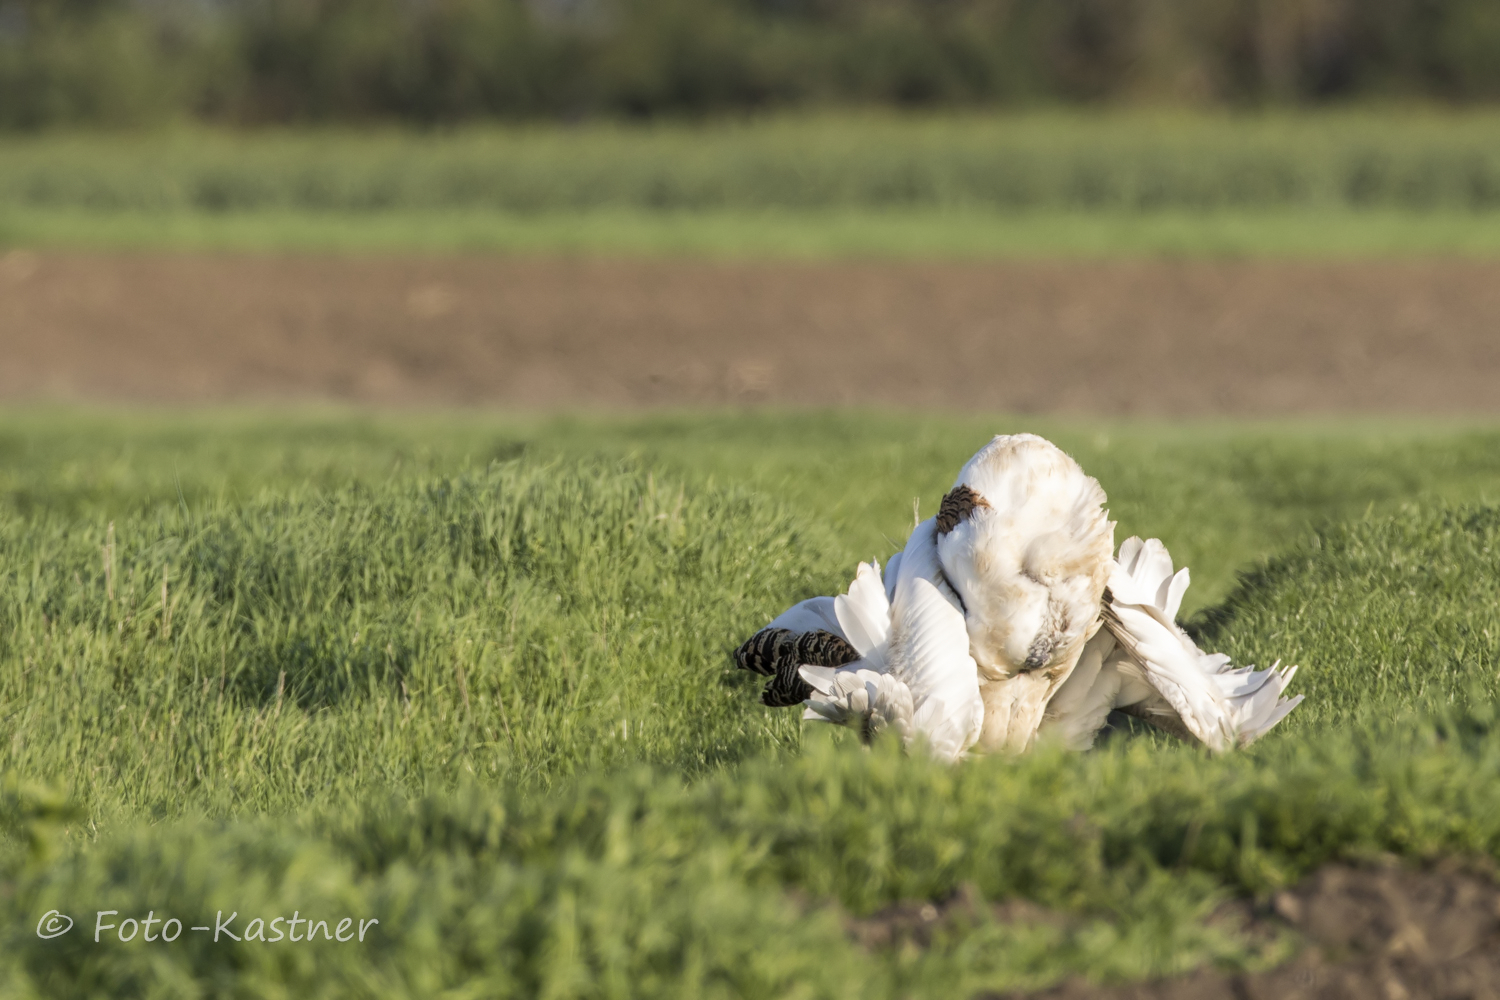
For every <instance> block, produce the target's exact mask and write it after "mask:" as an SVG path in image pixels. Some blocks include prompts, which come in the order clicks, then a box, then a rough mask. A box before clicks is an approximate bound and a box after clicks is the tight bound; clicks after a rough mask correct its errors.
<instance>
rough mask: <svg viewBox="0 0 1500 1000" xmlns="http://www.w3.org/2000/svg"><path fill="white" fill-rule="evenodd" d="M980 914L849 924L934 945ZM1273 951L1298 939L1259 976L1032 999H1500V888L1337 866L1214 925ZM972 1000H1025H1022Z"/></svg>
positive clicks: (916, 908)
mask: <svg viewBox="0 0 1500 1000" xmlns="http://www.w3.org/2000/svg"><path fill="white" fill-rule="evenodd" d="M981 905H983V904H981V903H979V902H978V897H977V895H976V894H975V893H973V892H972V891H960V892H958V893H957V894H955V895H954V896H953V898H951V899H948V900H945V901H942V902H939V903H930V902H929V903H908V904H903V905H900V906H893V907H890V908H889V909H887V910H884V911H882V912H880V913H876V914H873V915H872V916H869V917H866V918H863V919H859V920H849V921H848V927H849V932H850V935H851V937H853V938H854V939H855V940H856V941H857V942H859V943H860V944H861V945H863V946H864V947H866V948H870V949H884V948H900V947H909V946H915V947H918V948H925V947H927V946H928V944H929V943H930V941H931V940H932V937H933V935H934V932H935V931H937V930H938V929H940V928H942V927H943V926H944V925H945V924H948V923H967V922H970V921H972V920H974V919H975V917H976V916H978V913H977V912H976V908H977V907H979V906H981ZM991 910H992V913H991V917H992V918H993V919H996V920H999V921H1001V922H1006V923H1010V922H1025V923H1036V922H1047V923H1054V924H1061V923H1066V918H1064V917H1062V916H1060V915H1058V914H1055V913H1051V912H1049V911H1047V910H1044V909H1042V908H1040V907H1037V906H1033V905H1031V904H1028V903H1019V902H1008V903H1002V904H998V905H994V906H992V907H991ZM1212 919H1213V920H1214V921H1216V922H1223V923H1229V924H1233V925H1234V926H1237V927H1239V928H1240V929H1241V930H1243V931H1245V932H1248V933H1249V934H1250V935H1252V936H1253V937H1258V938H1260V939H1262V940H1264V941H1266V942H1267V943H1269V942H1271V941H1274V940H1275V939H1276V938H1277V937H1278V936H1280V935H1284V934H1287V933H1292V934H1294V935H1296V936H1297V937H1298V938H1300V939H1301V941H1302V942H1303V947H1302V950H1301V952H1300V954H1299V955H1298V956H1297V957H1296V958H1295V959H1293V960H1292V961H1291V962H1290V963H1288V964H1286V965H1284V966H1281V967H1279V968H1274V969H1270V970H1267V971H1265V972H1255V973H1238V974H1232V973H1225V972H1221V971H1218V970H1215V969H1202V970H1199V971H1198V972H1195V973H1193V974H1191V975H1188V976H1183V977H1180V978H1176V979H1167V980H1161V981H1158V982H1153V983H1140V984H1134V985H1129V986H1121V987H1101V986H1094V985H1090V984H1089V983H1086V982H1083V981H1081V980H1080V981H1074V982H1069V983H1065V984H1063V985H1062V986H1059V987H1056V988H1055V989H1051V990H1047V991H1044V992H1042V993H1035V994H1029V997H1030V1000H1222V998H1233V1000H1315V998H1317V1000H1371V998H1381V1000H1495V998H1500V886H1497V885H1496V884H1495V882H1494V880H1493V879H1492V878H1490V877H1488V876H1487V875H1478V874H1475V873H1473V872H1466V871H1464V870H1462V869H1461V868H1459V867H1456V866H1451V865H1450V866H1447V867H1438V868H1435V869H1430V870H1427V871H1412V870H1408V869H1402V868H1396V867H1389V868H1380V867H1375V868H1352V867H1348V866H1345V865H1329V866H1327V867H1325V868H1323V869H1322V870H1320V871H1318V872H1316V873H1314V874H1313V875H1312V876H1311V877H1310V878H1308V879H1306V880H1305V881H1304V882H1302V883H1301V884H1300V885H1298V886H1296V887H1294V888H1292V889H1289V890H1286V891H1284V892H1279V893H1277V894H1276V895H1275V896H1274V897H1273V898H1272V899H1271V900H1270V901H1269V905H1266V906H1263V907H1261V908H1259V909H1257V908H1256V907H1254V906H1252V905H1251V904H1249V903H1244V902H1240V903H1232V904H1229V905H1227V906H1225V907H1223V908H1222V909H1221V910H1220V911H1219V912H1218V913H1216V914H1215V915H1214V917H1213V918H1212ZM976 1000H1025V998H1024V997H1022V996H1019V995H1012V996H1010V997H1000V996H989V997H978V998H976Z"/></svg>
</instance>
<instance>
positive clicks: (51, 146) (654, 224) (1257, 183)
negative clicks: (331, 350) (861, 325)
mask: <svg viewBox="0 0 1500 1000" xmlns="http://www.w3.org/2000/svg"><path fill="white" fill-rule="evenodd" d="M1497 208H1500V117H1497V116H1496V115H1494V114H1492V113H1490V112H1487V111H1470V112H1464V113H1451V114H1436V113H1431V112H1428V113H1418V112H1395V111H1385V112H1380V113H1376V112H1369V111H1366V112H1349V111H1344V112H1319V113H1306V114H1296V115H1287V114H1270V115H1265V116H1247V117H1229V116H1223V115H1195V114H1183V113H1162V112H1132V113H1129V114H1110V115H1093V114H1079V113H1070V114H1064V113H1038V114H1027V115H1015V116H994V115H988V114H984V115H981V114H944V115H938V116H903V115H893V114H884V113H871V114H863V115H853V116H849V115H844V116H837V115H814V116H794V117H774V118H770V119H765V120H759V121H755V122H742V123H732V122H716V123H698V124H684V123H677V124H668V123H657V124H655V125H651V126H640V125H636V126H623V125H618V124H609V123H594V124H590V125H580V126H577V127H573V128H568V129H559V128H555V127H530V126H524V127H523V126H516V127H503V128H502V127H476V128H471V129H465V130H461V131H457V132H451V133H443V134H439V135H421V134H415V133H412V132H401V131H392V130H377V131H373V132H370V131H366V132H360V131H350V130H327V131H285V130H284V131H270V132H254V133H244V132H228V131H206V130H202V129H187V130H166V131H159V130H154V131H147V132H143V133H138V134H124V135H105V134H99V133H82V134H79V133H60V134H47V135H42V136H36V137H30V136H28V137H18V136H12V137H10V138H8V139H6V140H5V141H3V142H0V245H4V244H11V245H21V246H46V245H52V246H93V247H99V246H104V247H130V246H155V247H180V248H233V249H301V250H308V249H332V250H381V249H383V250H393V251H400V250H411V249H426V250H475V249H480V250H484V249H490V250H494V249H499V250H511V251H528V250H544V251H552V252H556V251H592V252H676V253H684V252H686V253H714V254H742V255H760V256H799V255H825V256H826V255H851V254H852V255H860V254H880V255H900V256H919V257H920V256H955V255H957V256H972V255H985V254H1033V255H1037V254H1041V255H1046V254H1064V255H1066V254H1077V253H1084V254H1091V253H1092V254H1098V253H1143V252H1144V253H1163V252H1166V253H1189V254H1203V253H1209V254H1215V253H1218V254H1235V253H1241V254H1243V253H1253V254H1283V255H1284V254H1294V255H1305V254H1319V253H1321V254H1330V253H1331V254H1338V255H1358V254H1412V253H1421V252H1447V253H1482V254H1492V253H1495V252H1496V251H1497V250H1500V226H1497V225H1496V224H1495V218H1496V209H1497Z"/></svg>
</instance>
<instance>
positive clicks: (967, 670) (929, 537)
mask: <svg viewBox="0 0 1500 1000" xmlns="http://www.w3.org/2000/svg"><path fill="white" fill-rule="evenodd" d="M936 534H937V525H936V521H935V520H933V519H929V520H927V521H924V522H923V523H921V524H919V525H918V526H917V527H916V529H915V530H913V531H912V533H911V537H910V538H909V539H908V540H907V543H906V548H905V550H904V551H903V552H902V553H901V556H900V558H899V559H895V558H893V559H892V560H891V567H892V568H893V569H894V572H892V573H889V574H888V581H887V582H888V584H889V593H888V591H887V589H886V588H883V587H881V586H880V577H879V573H878V570H876V569H875V568H874V567H873V565H871V564H865V565H861V566H860V568H859V574H858V575H857V576H856V577H855V580H854V583H852V584H851V585H850V587H849V593H848V595H847V596H844V597H840V598H838V599H837V600H838V601H843V602H846V603H845V604H843V605H840V606H839V608H838V618H839V622H840V624H841V625H844V626H845V635H846V636H848V638H849V641H850V642H851V643H852V644H853V645H854V647H855V648H856V649H857V650H858V651H859V653H860V659H858V660H856V661H854V662H852V663H850V664H848V665H847V666H843V667H839V668H830V667H821V666H803V667H802V668H801V676H802V678H803V679H804V680H805V681H806V682H807V683H808V684H809V685H811V687H812V688H813V691H814V693H813V694H812V696H811V697H810V698H809V699H808V702H807V709H806V711H804V712H803V715H802V717H803V718H804V719H808V720H812V721H821V722H833V723H837V724H841V725H848V726H853V727H855V728H857V729H859V730H860V733H861V735H862V736H864V737H865V738H866V739H869V738H870V737H872V736H874V735H875V734H877V733H879V732H881V731H883V730H886V729H890V730H893V731H895V732H896V733H897V734H899V735H900V736H901V738H902V740H903V741H905V742H906V743H907V744H911V743H912V742H914V741H917V740H921V741H924V742H925V743H926V745H927V748H928V749H929V751H930V752H931V753H932V754H933V756H935V757H937V758H938V759H940V760H947V761H953V760H957V759H958V757H959V756H960V755H962V754H963V753H964V751H966V750H968V749H969V747H971V746H973V745H974V742H975V740H977V739H978V738H979V732H980V728H981V726H982V725H983V722H984V703H983V701H981V699H980V696H979V671H978V668H977V667H976V666H975V664H974V658H973V657H972V656H970V655H969V635H968V632H967V630H966V628H965V626H964V613H963V608H962V605H961V604H960V603H959V601H958V597H957V595H955V594H954V593H953V591H952V589H951V588H950V587H949V586H948V584H947V581H946V580H945V579H944V577H943V571H942V568H941V567H940V566H939V565H938V560H937V546H936ZM891 581H894V582H893V583H891ZM882 612H883V618H884V620H885V621H886V622H888V631H885V632H884V633H883V634H882V629H881V626H880V624H879V619H880V618H882ZM846 617H847V619H848V624H845V622H846ZM850 626H853V627H850Z"/></svg>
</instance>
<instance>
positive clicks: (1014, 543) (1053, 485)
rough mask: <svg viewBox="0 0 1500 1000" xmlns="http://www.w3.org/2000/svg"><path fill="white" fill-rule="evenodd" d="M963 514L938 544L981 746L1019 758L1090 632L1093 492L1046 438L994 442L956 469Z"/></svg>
mask: <svg viewBox="0 0 1500 1000" xmlns="http://www.w3.org/2000/svg"><path fill="white" fill-rule="evenodd" d="M960 487H964V488H967V489H968V490H969V491H971V492H972V494H974V495H975V496H976V500H975V502H974V506H973V508H972V510H970V511H969V512H968V513H967V515H966V516H965V517H964V518H963V519H962V520H960V521H958V522H957V523H956V524H955V525H954V526H953V528H952V530H950V531H948V532H947V533H946V534H944V535H942V536H940V537H939V539H938V544H937V550H938V557H939V560H940V563H941V566H942V569H943V571H944V573H945V574H946V576H947V579H948V580H949V581H950V582H951V583H952V585H953V588H954V590H955V591H957V593H958V596H959V597H960V598H961V599H962V602H963V607H964V611H965V624H966V628H967V631H968V634H969V648H970V652H971V653H972V655H973V657H974V659H975V661H976V663H977V665H978V669H979V672H980V677H981V682H982V685H983V692H982V698H983V701H984V706H985V723H984V731H983V733H982V735H981V737H980V741H979V743H980V746H981V748H983V749H985V750H1008V751H1011V752H1020V751H1023V750H1025V749H1026V748H1027V747H1028V746H1029V745H1030V744H1031V741H1032V739H1033V737H1034V736H1035V735H1036V732H1037V730H1038V728H1039V727H1040V726H1041V724H1042V721H1043V712H1044V710H1045V709H1046V706H1047V703H1048V702H1049V701H1050V699H1051V698H1052V696H1053V695H1054V693H1055V692H1056V691H1057V690H1058V688H1059V687H1060V686H1061V685H1062V683H1063V682H1064V681H1065V680H1066V679H1067V677H1068V675H1069V674H1071V673H1072V672H1073V669H1074V667H1075V666H1076V664H1077V662H1078V659H1079V656H1080V654H1081V653H1082V650H1083V646H1084V643H1085V642H1087V641H1088V639H1089V637H1090V636H1092V635H1093V634H1094V632H1095V631H1097V629H1098V619H1099V608H1100V602H1101V600H1102V595H1103V591H1104V587H1105V583H1106V581H1107V580H1108V577H1109V571H1110V566H1111V565H1112V563H1113V559H1112V558H1111V557H1112V554H1113V551H1114V540H1113V538H1114V524H1113V523H1112V522H1110V520H1109V518H1108V516H1107V514H1106V513H1105V511H1104V508H1103V505H1104V499H1105V498H1104V491H1103V490H1102V489H1100V487H1099V483H1098V482H1097V481H1096V480H1095V479H1093V478H1092V477H1090V476H1087V475H1085V474H1084V472H1083V470H1082V469H1081V468H1079V466H1078V463H1077V462H1075V461H1073V459H1071V458H1070V457H1068V456H1067V455H1066V454H1065V453H1063V452H1062V451H1061V450H1060V449H1058V448H1057V447H1056V446H1055V445H1053V444H1052V443H1051V442H1049V441H1046V440H1044V439H1043V438H1040V437H1037V436H1036V435H1034V434H1013V435H1000V436H997V437H996V438H995V439H994V440H992V441H991V442H990V443H989V444H987V445H986V446H985V447H984V448H982V449H980V450H979V452H978V453H977V454H975V455H974V457H973V458H971V459H970V460H969V462H968V463H967V464H966V465H965V466H964V467H963V469H962V470H961V471H960V472H959V474H958V478H957V480H955V482H954V488H955V490H957V489H959V488H960Z"/></svg>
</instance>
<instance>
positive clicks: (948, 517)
mask: <svg viewBox="0 0 1500 1000" xmlns="http://www.w3.org/2000/svg"><path fill="white" fill-rule="evenodd" d="M989 505H990V502H989V501H988V500H986V499H985V498H984V497H983V496H981V495H980V494H978V493H976V492H974V491H973V490H971V489H969V488H968V487H967V486H955V487H953V489H951V490H949V491H948V492H947V493H944V494H943V502H942V503H940V504H938V515H937V532H938V534H940V535H946V534H947V533H948V532H950V531H952V530H953V529H954V528H956V527H958V526H959V525H960V524H962V523H963V522H964V521H967V520H968V519H969V515H970V514H972V513H974V508H975V507H988V506H989Z"/></svg>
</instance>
